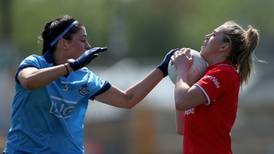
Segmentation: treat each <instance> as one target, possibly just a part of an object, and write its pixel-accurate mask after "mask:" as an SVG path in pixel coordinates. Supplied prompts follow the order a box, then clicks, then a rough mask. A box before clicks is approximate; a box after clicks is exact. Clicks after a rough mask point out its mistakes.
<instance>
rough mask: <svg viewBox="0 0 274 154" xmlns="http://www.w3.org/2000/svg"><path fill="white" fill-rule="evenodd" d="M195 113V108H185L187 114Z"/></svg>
mask: <svg viewBox="0 0 274 154" xmlns="http://www.w3.org/2000/svg"><path fill="white" fill-rule="evenodd" d="M194 113H195V110H194V108H190V109H188V110H185V115H190V114H194Z"/></svg>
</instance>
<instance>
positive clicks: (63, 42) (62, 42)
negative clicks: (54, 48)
mask: <svg viewBox="0 0 274 154" xmlns="http://www.w3.org/2000/svg"><path fill="white" fill-rule="evenodd" d="M59 42H60V47H61V48H62V49H64V50H67V49H68V48H69V45H70V44H69V41H67V40H66V39H64V38H61V39H60V40H59Z"/></svg>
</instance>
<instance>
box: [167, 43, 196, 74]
mask: <svg viewBox="0 0 274 154" xmlns="http://www.w3.org/2000/svg"><path fill="white" fill-rule="evenodd" d="M190 52H191V49H190V48H182V49H180V50H177V51H176V52H175V53H174V55H173V56H172V61H173V63H174V66H175V68H176V74H177V75H178V76H181V77H183V78H184V79H188V78H191V77H190V76H189V73H188V71H190V69H191V66H192V64H193V57H192V55H191V53H190Z"/></svg>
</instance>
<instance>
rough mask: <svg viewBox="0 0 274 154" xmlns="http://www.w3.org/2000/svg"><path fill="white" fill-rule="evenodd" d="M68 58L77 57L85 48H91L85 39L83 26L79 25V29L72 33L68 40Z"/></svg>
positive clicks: (85, 34) (85, 33)
mask: <svg viewBox="0 0 274 154" xmlns="http://www.w3.org/2000/svg"><path fill="white" fill-rule="evenodd" d="M68 46H69V47H68V51H67V52H68V59H69V58H73V59H76V58H78V57H79V56H80V55H81V54H82V53H83V52H84V51H85V50H87V49H89V48H91V45H90V44H89V42H88V40H87V32H86V28H85V27H83V26H82V27H81V28H80V30H79V31H78V32H77V33H75V34H73V35H72V39H71V40H69V41H68Z"/></svg>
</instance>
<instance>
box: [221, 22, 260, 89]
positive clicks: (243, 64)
mask: <svg viewBox="0 0 274 154" xmlns="http://www.w3.org/2000/svg"><path fill="white" fill-rule="evenodd" d="M222 26H224V27H225V28H224V34H225V35H226V36H227V37H228V38H227V37H224V41H226V42H230V43H231V52H230V55H229V56H228V60H230V61H232V63H233V64H235V65H236V66H237V70H238V72H239V74H240V82H241V85H243V83H247V82H248V79H249V78H250V74H251V70H252V65H253V56H252V55H253V54H252V53H253V51H254V49H255V48H256V47H257V44H258V42H259V32H258V30H257V29H255V28H253V27H252V26H251V25H249V26H248V27H247V30H245V29H243V28H242V27H241V26H240V25H238V24H237V23H236V22H234V21H227V22H225V23H224V24H223V25H222Z"/></svg>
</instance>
